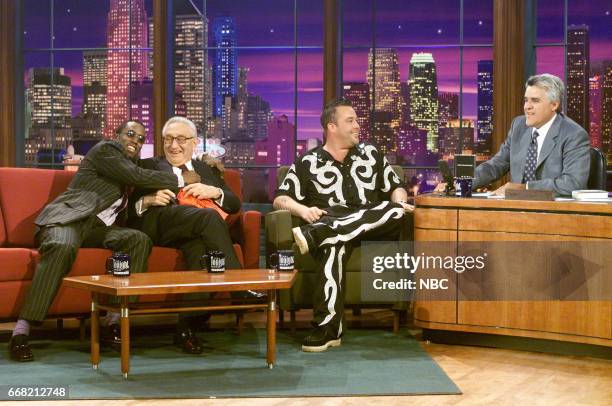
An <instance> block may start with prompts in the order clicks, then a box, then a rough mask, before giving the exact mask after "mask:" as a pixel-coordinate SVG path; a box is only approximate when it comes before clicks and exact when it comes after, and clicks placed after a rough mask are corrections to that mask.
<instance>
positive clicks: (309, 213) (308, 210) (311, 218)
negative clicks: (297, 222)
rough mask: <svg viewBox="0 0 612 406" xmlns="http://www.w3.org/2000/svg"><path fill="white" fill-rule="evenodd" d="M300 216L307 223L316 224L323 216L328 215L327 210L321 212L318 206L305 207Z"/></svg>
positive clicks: (301, 209)
mask: <svg viewBox="0 0 612 406" xmlns="http://www.w3.org/2000/svg"><path fill="white" fill-rule="evenodd" d="M298 214H299V216H300V217H301V218H302V219H303V220H304V221H305V222H307V223H314V222H315V221H317V220H319V219H320V218H321V217H322V216H324V215H325V214H327V212H326V211H325V210H321V209H319V208H318V207H316V206H313V207H308V206H303V207H302V208H300V210H299V213H298Z"/></svg>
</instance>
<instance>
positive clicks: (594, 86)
mask: <svg viewBox="0 0 612 406" xmlns="http://www.w3.org/2000/svg"><path fill="white" fill-rule="evenodd" d="M601 79H602V75H601V74H599V73H598V74H596V75H595V76H593V77H592V78H589V121H590V124H589V128H588V130H589V137H590V138H591V145H592V146H594V147H595V148H601Z"/></svg>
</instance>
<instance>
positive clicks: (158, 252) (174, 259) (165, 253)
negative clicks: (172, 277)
mask: <svg viewBox="0 0 612 406" xmlns="http://www.w3.org/2000/svg"><path fill="white" fill-rule="evenodd" d="M184 269H185V264H184V262H183V255H182V254H181V251H179V250H176V249H174V248H165V247H153V250H151V254H150V255H149V266H148V268H147V272H170V271H180V270H184Z"/></svg>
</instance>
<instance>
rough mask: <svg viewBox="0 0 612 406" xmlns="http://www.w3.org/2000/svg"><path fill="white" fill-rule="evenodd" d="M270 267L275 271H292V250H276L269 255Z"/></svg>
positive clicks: (293, 263) (293, 260) (293, 257)
mask: <svg viewBox="0 0 612 406" xmlns="http://www.w3.org/2000/svg"><path fill="white" fill-rule="evenodd" d="M269 259H270V267H271V268H272V269H275V270H277V271H293V266H294V265H295V255H294V254H293V250H278V251H276V252H273V253H272V254H270V258H269Z"/></svg>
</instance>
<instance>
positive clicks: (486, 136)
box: [476, 60, 493, 157]
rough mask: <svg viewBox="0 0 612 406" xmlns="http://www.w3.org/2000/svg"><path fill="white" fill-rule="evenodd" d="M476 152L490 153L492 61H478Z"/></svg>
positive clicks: (488, 154)
mask: <svg viewBox="0 0 612 406" xmlns="http://www.w3.org/2000/svg"><path fill="white" fill-rule="evenodd" d="M477 124H478V128H477V136H476V152H477V153H478V154H479V155H484V156H487V157H488V156H490V155H491V137H492V135H493V61H491V60H486V61H478V113H477Z"/></svg>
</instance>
